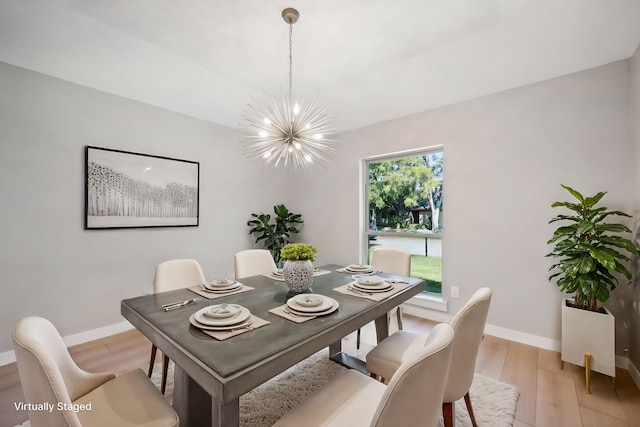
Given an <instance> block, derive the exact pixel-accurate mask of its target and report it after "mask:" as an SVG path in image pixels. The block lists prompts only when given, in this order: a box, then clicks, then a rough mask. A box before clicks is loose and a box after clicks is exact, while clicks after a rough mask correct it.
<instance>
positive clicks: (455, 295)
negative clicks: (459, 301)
mask: <svg viewBox="0 0 640 427" xmlns="http://www.w3.org/2000/svg"><path fill="white" fill-rule="evenodd" d="M451 298H460V288H459V287H457V286H452V287H451Z"/></svg>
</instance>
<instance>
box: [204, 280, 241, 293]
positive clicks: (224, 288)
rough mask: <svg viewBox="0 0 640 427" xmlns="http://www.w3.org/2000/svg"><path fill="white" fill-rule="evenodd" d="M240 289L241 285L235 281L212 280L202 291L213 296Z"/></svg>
mask: <svg viewBox="0 0 640 427" xmlns="http://www.w3.org/2000/svg"><path fill="white" fill-rule="evenodd" d="M241 287H242V283H240V282H238V281H236V280H230V279H227V280H214V281H213V282H209V283H205V284H204V287H203V290H204V291H205V292H211V293H215V294H226V293H228V292H233V291H237V290H238V289H240V288H241Z"/></svg>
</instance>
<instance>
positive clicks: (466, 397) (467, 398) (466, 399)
mask: <svg viewBox="0 0 640 427" xmlns="http://www.w3.org/2000/svg"><path fill="white" fill-rule="evenodd" d="M464 403H465V404H466V405H467V411H468V412H469V418H471V425H472V426H473V427H478V423H477V422H476V416H475V415H474V413H473V406H471V396H469V392H467V394H465V395H464Z"/></svg>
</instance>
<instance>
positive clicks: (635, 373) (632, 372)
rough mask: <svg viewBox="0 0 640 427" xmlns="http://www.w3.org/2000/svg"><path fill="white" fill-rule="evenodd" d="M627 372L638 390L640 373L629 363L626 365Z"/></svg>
mask: <svg viewBox="0 0 640 427" xmlns="http://www.w3.org/2000/svg"><path fill="white" fill-rule="evenodd" d="M627 371H629V375H631V379H633V382H634V383H636V387H638V389H640V371H638V368H637V367H636V366H635V365H634V364H633V363H631V361H629V363H628V364H627Z"/></svg>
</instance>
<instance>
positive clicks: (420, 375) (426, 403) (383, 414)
mask: <svg viewBox="0 0 640 427" xmlns="http://www.w3.org/2000/svg"><path fill="white" fill-rule="evenodd" d="M453 340H454V331H453V328H451V326H449V325H447V324H446V323H441V324H439V325H436V327H434V328H433V330H432V332H431V333H430V334H429V337H428V338H427V340H426V342H425V345H424V347H423V348H421V349H420V350H419V351H417V352H416V353H415V354H413V355H412V356H411V358H410V359H408V360H407V361H405V362H403V363H402V365H400V367H399V368H398V370H397V371H396V373H395V374H394V375H393V378H392V379H391V381H390V382H389V385H388V386H387V388H386V390H385V392H384V395H383V396H382V399H381V401H380V403H379V404H378V407H377V409H376V412H375V414H374V416H373V420H372V422H371V427H396V426H421V427H435V426H436V425H437V423H438V417H439V415H440V410H441V407H442V397H443V393H444V387H445V383H446V379H447V373H448V372H449V366H450V362H451V351H452V341H453Z"/></svg>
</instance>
